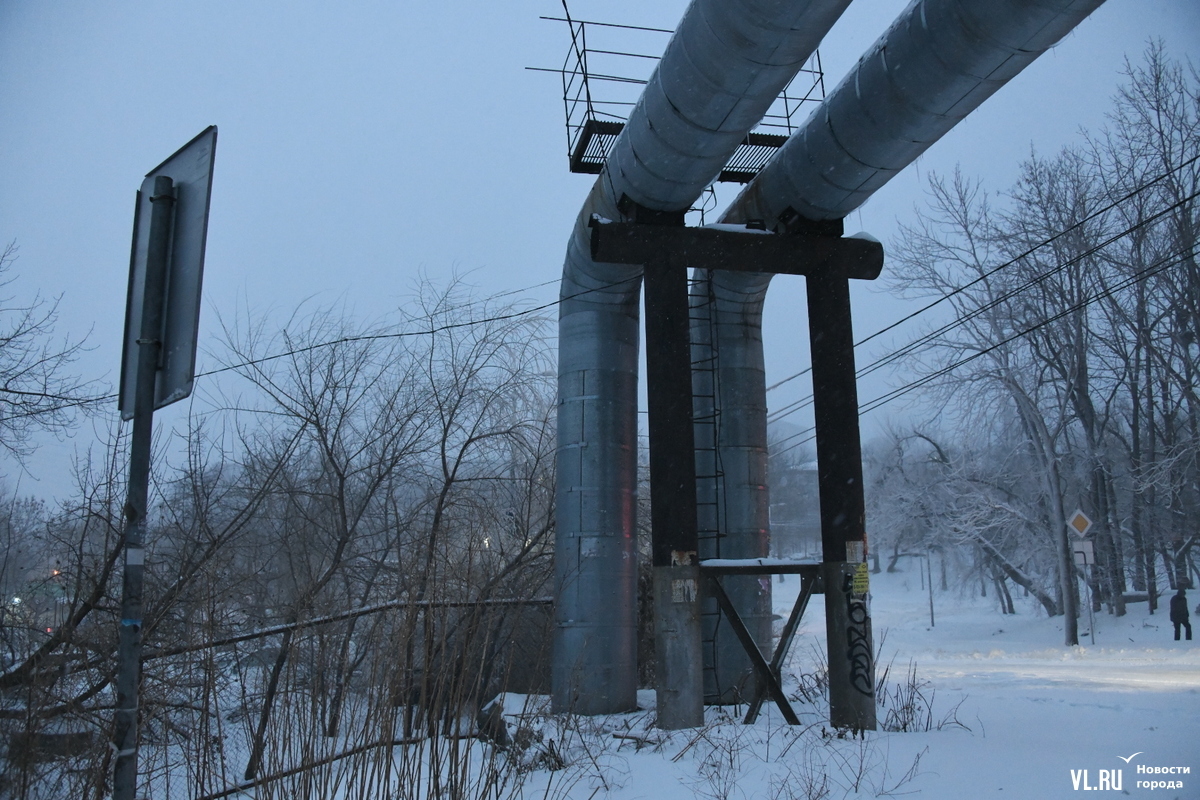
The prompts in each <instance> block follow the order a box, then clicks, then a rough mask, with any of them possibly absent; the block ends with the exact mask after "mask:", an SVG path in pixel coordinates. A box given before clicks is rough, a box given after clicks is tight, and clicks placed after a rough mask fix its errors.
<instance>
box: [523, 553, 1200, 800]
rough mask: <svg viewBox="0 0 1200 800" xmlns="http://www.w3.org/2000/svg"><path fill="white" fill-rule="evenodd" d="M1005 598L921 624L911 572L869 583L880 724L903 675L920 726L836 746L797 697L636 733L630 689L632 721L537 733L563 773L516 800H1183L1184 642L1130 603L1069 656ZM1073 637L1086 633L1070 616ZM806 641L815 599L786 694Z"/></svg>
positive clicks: (1030, 614) (962, 604)
mask: <svg viewBox="0 0 1200 800" xmlns="http://www.w3.org/2000/svg"><path fill="white" fill-rule="evenodd" d="M789 580H790V582H785V583H782V584H780V583H776V584H774V586H775V598H776V600H775V603H776V611H777V613H779V615H780V616H786V615H787V613H788V611H789V610H790V607H791V602H792V599H793V598H794V596H795V592H796V589H797V586H798V582H797V579H796V578H795V577H792V578H790V579H789ZM989 589H990V587H989ZM1164 600H1165V598H1164ZM1190 601H1191V602H1192V603H1195V602H1196V601H1197V597H1191V598H1190ZM1017 603H1018V613H1017V614H1016V615H1010V616H1004V615H1001V614H1000V613H999V612H998V610H997V606H996V602H995V600H994V598H993V597H992V596H991V592H990V591H989V597H988V598H978V597H966V596H960V595H959V594H957V593H952V592H947V593H941V592H938V593H935V598H934V614H935V623H936V624H935V625H933V626H930V619H929V596H928V594H927V592H926V591H925V590H924V589H923V588H922V587H921V585H920V578H919V577H918V575H917V574H916V573H915V572H914V573H896V574H892V575H887V574H883V575H877V576H872V613H873V619H874V630H875V636H876V642H877V644H878V643H879V642H880V641H881V640H882V646H881V648H880V649H881V659H880V669H882V668H884V667H888V665H889V664H890V672H889V678H888V682H889V684H890V685H891V687H892V688H891V689H890V690H889V698H888V699H887V700H886V705H883V706H882V707H881V708H880V717H881V720H882V718H883V717H885V716H886V714H887V712H888V710H889V709H890V708H893V707H895V705H896V701H895V693H896V692H897V691H898V690H899V688H902V687H903V685H905V684H907V683H908V682H909V681H908V676H909V675H910V674H911V673H910V670H915V675H916V685H917V686H918V687H919V688H920V692H921V695H922V696H923V698H924V699H925V700H927V701H932V713H931V715H929V713H928V712H927V711H925V709H924V708H922V709H921V710H922V714H921V715H918V719H920V718H922V717H924V718H927V719H931V721H932V726H931V729H930V730H928V731H925V730H922V731H920V732H908V733H888V732H878V733H872V734H867V735H866V737H865V738H864V739H840V740H839V739H837V738H833V737H830V736H829V735H828V733H827V732H825V731H824V730H823V725H822V721H823V713H824V712H823V710H822V709H819V708H818V707H815V706H811V705H807V704H805V703H803V702H797V703H796V704H795V706H796V709H797V711H798V712H800V716H801V719H802V721H803V722H804V723H805V725H804V726H803V727H802V728H800V729H797V728H791V727H789V726H787V725H786V724H784V723H783V721H782V718H781V717H780V715H779V714H778V712H777V711H776V710H775V709H773V708H770V709H766V710H767V712H768V713H764V715H763V716H762V717H760V719H759V722H758V723H757V724H756V725H754V726H749V727H747V726H743V725H741V724H740V723H739V722H737V721H736V720H734V719H731V718H730V717H729V716H728V715H726V714H725V713H723V712H722V711H721V710H719V709H710V710H709V712H708V719H709V724H708V725H707V726H706V727H705V728H704V729H701V730H699V731H679V732H675V733H673V734H671V735H669V736H668V735H665V734H664V733H663V732H661V731H658V730H656V729H654V728H653V727H648V726H649V725H650V724H651V723H652V717H653V714H652V710H653V707H654V696H653V692H644V693H642V694H641V695H640V697H639V699H640V703H641V705H642V706H643V708H645V709H646V710H645V711H642V712H639V713H635V714H627V715H620V716H614V717H606V718H600V719H578V718H574V719H570V720H567V721H565V722H564V721H562V720H559V721H557V722H554V721H552V720H546V721H545V722H544V726H543V727H541V728H540V730H539V731H538V735H540V736H541V737H542V741H541V742H540V743H539V744H538V745H537V746H535V747H531V748H530V750H529V752H530V753H542V754H543V755H544V752H545V750H546V748H547V747H549V745H548V742H549V740H551V739H555V740H556V741H555V744H554V745H553V747H552V748H551V749H553V750H554V751H555V754H556V755H559V756H561V757H562V760H563V761H565V762H567V766H566V767H565V768H563V769H559V770H556V771H553V772H550V771H546V770H544V769H538V770H536V771H534V772H532V773H530V774H529V775H528V776H527V780H526V782H525V786H524V794H525V796H526V797H530V798H533V797H539V798H540V797H571V798H576V797H578V798H592V797H595V798H601V797H609V798H619V799H620V800H634V799H635V798H650V799H651V800H674V798H693V797H706V798H722V799H724V798H772V799H774V798H779V800H797V799H800V798H804V799H806V800H812V799H814V798H819V797H827V798H831V800H836V799H837V798H841V797H844V796H850V797H875V796H899V795H906V794H910V793H911V794H914V795H915V796H918V797H923V798H936V799H937V800H942V799H943V798H945V799H946V800H950V799H951V798H953V799H954V800H961V799H962V798H1008V800H1025V799H1026V798H1029V799H1032V800H1042V799H1043V798H1046V799H1050V800H1052V799H1053V798H1068V797H1079V796H1080V795H1079V794H1078V792H1083V791H1105V790H1109V791H1110V793H1111V794H1112V795H1113V796H1117V795H1130V796H1134V797H1156V798H1168V799H1170V798H1200V640H1198V641H1192V642H1187V641H1183V642H1175V641H1173V640H1172V630H1171V625H1170V624H1169V623H1168V622H1167V620H1166V610H1165V607H1164V608H1161V609H1160V611H1159V612H1158V613H1157V614H1155V615H1154V616H1150V615H1149V614H1148V613H1147V608H1146V604H1145V603H1138V604H1133V605H1131V606H1130V607H1129V609H1130V610H1129V613H1128V614H1127V615H1126V616H1125V617H1122V618H1119V619H1118V618H1115V617H1111V616H1109V615H1107V614H1105V613H1100V614H1097V615H1096V630H1095V645H1094V646H1093V645H1092V643H1091V636H1090V635H1082V636H1081V640H1082V641H1083V642H1085V644H1083V645H1081V646H1079V647H1071V648H1068V647H1064V646H1063V644H1062V641H1063V634H1062V620H1061V619H1047V618H1046V616H1045V615H1044V613H1042V612H1040V610H1038V609H1037V608H1036V607H1035V605H1034V604H1032V603H1028V604H1026V603H1023V602H1022V601H1020V600H1018V601H1017ZM1164 606H1165V603H1164ZM1196 621H1198V622H1200V620H1196ZM1080 630H1081V634H1082V633H1083V632H1086V631H1088V630H1089V626H1088V620H1087V618H1086V617H1084V618H1083V619H1082V620H1081V627H1080ZM823 640H824V608H823V606H822V603H821V598H820V597H814V598H813V602H812V603H811V604H810V607H809V610H808V613H807V614H806V617H805V621H804V624H803V627H802V630H801V632H800V634H799V635H798V636H797V638H796V643H795V646H794V648H793V651H794V652H793V658H792V661H791V665H790V669H789V670H788V674H789V675H790V676H791V677H790V679H789V680H788V681H787V682H786V683H785V689H786V690H787V691H789V693H796V692H798V690H799V687H800V685H801V684H800V680H798V678H797V677H796V676H804V675H805V674H806V673H808V674H810V675H811V673H813V672H814V670H815V665H816V663H817V662H818V661H819V660H820V659H821V658H822V656H821V647H822V646H823V645H822V644H821V643H822V642H823ZM801 680H811V678H809V679H803V678H801ZM898 685H899V686H898ZM919 699H920V698H918V700H919ZM918 704H919V703H918ZM519 706H520V698H516V697H510V698H508V703H507V707H508V709H509V710H510V711H516V710H517V709H518V707H519ZM739 711H740V712H741V713H744V709H731V710H730V712H729V713H731V714H732V713H735V712H739ZM510 719H512V720H514V729H515V717H514V718H510ZM919 727H921V728H924V727H925V726H924V725H919ZM555 760H556V759H554V758H552V759H551V761H552V762H553V761H555ZM543 763H544V759H543ZM1139 767H1142V768H1145V769H1156V770H1162V769H1165V768H1174V769H1179V768H1186V769H1188V770H1189V771H1188V772H1187V773H1183V772H1180V771H1175V772H1161V771H1155V772H1138V769H1139ZM1102 770H1103V771H1104V772H1102ZM1085 771H1086V772H1085ZM1118 771H1119V772H1118ZM1118 780H1119V782H1120V790H1119V791H1118V790H1115V787H1114V784H1116V783H1117V781H1118ZM1151 781H1154V782H1159V785H1158V786H1157V787H1156V788H1150V786H1149V782H1151ZM1170 783H1176V784H1177V785H1173V786H1171V785H1167V784H1170ZM1110 787H1113V788H1112V789H1110ZM1083 796H1094V795H1083ZM1101 796H1105V795H1101Z"/></svg>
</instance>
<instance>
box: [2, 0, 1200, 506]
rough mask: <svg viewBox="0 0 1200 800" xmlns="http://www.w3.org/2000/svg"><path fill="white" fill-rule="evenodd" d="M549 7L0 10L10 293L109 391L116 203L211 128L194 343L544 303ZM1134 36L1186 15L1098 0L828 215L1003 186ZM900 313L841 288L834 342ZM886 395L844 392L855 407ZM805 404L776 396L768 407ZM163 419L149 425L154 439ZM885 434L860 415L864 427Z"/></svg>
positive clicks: (1053, 135) (1109, 70) (846, 43)
mask: <svg viewBox="0 0 1200 800" xmlns="http://www.w3.org/2000/svg"><path fill="white" fill-rule="evenodd" d="M685 5H686V3H685V2H684V0H658V2H655V3H647V2H629V1H628V0H624V1H622V2H613V1H612V0H606V1H605V2H598V1H593V2H582V0H576V2H573V3H572V4H571V10H572V12H573V14H574V15H575V16H576V17H577V18H583V19H591V20H599V21H605V22H619V23H625V24H633V25H646V26H652V27H663V28H673V27H674V26H675V23H676V22H677V21H678V19H679V17H680V15H681V14H682V11H683V9H684V7H685ZM904 5H905V3H904V2H903V1H902V0H856V2H854V3H853V4H852V5H851V6H850V10H849V11H848V12H847V13H846V15H845V16H844V17H843V19H842V20H841V21H840V22H839V23H838V26H837V27H836V28H835V29H834V31H833V32H832V33H831V34H830V36H829V37H828V38H827V40H826V42H825V43H823V45H822V50H821V52H822V57H823V61H824V67H825V71H826V80H827V85H828V86H829V88H832V87H833V86H834V85H836V83H837V82H838V80H840V78H841V76H842V75H843V74H844V73H845V72H846V70H847V69H848V68H849V67H850V66H851V65H852V64H853V62H854V61H855V60H856V59H857V58H858V56H859V55H860V54H861V53H862V52H863V50H864V49H866V48H867V47H868V46H869V45H870V44H871V42H872V41H873V40H874V39H875V38H876V37H877V36H878V35H879V33H881V32H882V31H883V30H884V28H886V27H887V25H888V24H889V23H890V22H891V21H892V19H894V18H895V16H896V15H897V14H898V13H899V12H900V10H901V9H902V8H903V7H904ZM561 10H562V9H561V5H560V4H559V3H557V2H550V0H537V1H535V0H510V1H509V2H463V1H462V0H457V1H455V0H448V1H445V2H437V3H409V2H353V3H341V4H325V3H319V4H318V3H306V2H287V3H283V2H270V3H268V2H246V1H245V0H238V2H213V0H206V1H205V2H172V3H146V2H121V3H115V2H100V1H99V0H89V1H88V2H82V1H80V2H55V3H46V2H35V0H5V2H0V109H3V123H2V124H0V242H5V243H7V242H9V241H16V243H17V244H18V245H19V246H20V260H19V261H18V263H17V266H16V272H17V273H18V274H19V276H20V279H19V281H18V282H17V284H15V285H14V287H12V289H13V291H14V292H15V293H16V294H17V295H18V296H24V297H30V296H32V295H33V294H34V292H37V291H40V292H42V293H43V295H47V296H55V295H59V294H61V295H62V303H61V306H60V313H61V319H60V321H59V333H62V334H70V335H72V336H74V337H81V336H84V335H87V336H88V337H89V338H88V341H89V343H90V344H91V345H92V346H93V348H94V349H93V350H92V351H91V353H89V354H88V356H87V357H86V359H85V360H84V361H83V362H81V363H80V365H79V369H80V371H81V372H83V373H84V374H85V375H86V376H88V377H97V378H103V379H105V380H106V381H108V382H109V383H110V384H115V382H116V373H117V369H118V367H119V363H120V338H121V330H122V325H123V320H124V302H125V288H126V280H127V270H128V262H129V241H130V229H131V224H132V213H133V198H134V192H135V190H136V189H137V187H138V186H139V184H140V181H141V177H142V175H144V174H145V173H146V172H147V171H148V170H150V169H151V168H152V167H154V166H155V165H156V164H158V163H159V162H160V161H161V160H163V159H164V158H165V157H167V156H168V155H170V154H171V153H172V152H173V151H174V150H176V149H177V148H178V147H179V146H180V145H182V144H183V143H185V142H186V141H187V140H189V139H190V138H191V137H192V136H194V135H195V134H196V133H198V132H200V131H201V130H202V129H203V128H204V127H206V126H207V125H210V124H216V125H218V126H219V128H220V138H219V143H218V147H217V159H216V177H215V180H214V185H213V196H212V216H211V221H210V224H209V239H208V256H207V263H206V267H205V286H204V311H203V313H202V318H201V337H202V341H203V339H204V337H206V336H209V337H211V336H212V335H213V334H214V333H215V330H216V325H215V322H216V318H217V314H218V313H219V314H223V315H226V316H231V315H233V314H235V313H236V311H237V309H239V308H241V309H249V310H250V311H251V312H252V313H254V314H261V313H267V312H270V311H272V310H274V311H276V312H280V311H286V310H288V309H291V308H293V307H294V306H295V305H297V304H298V303H300V302H302V301H304V300H305V299H307V298H312V299H315V300H316V301H317V302H328V303H333V302H340V303H344V304H345V305H347V306H348V307H350V308H352V309H353V310H354V311H355V313H356V314H358V315H360V316H361V317H362V318H363V319H364V320H366V319H373V318H377V317H379V316H382V315H384V314H386V313H387V312H388V311H389V310H391V309H393V308H395V307H396V306H398V305H400V304H402V303H403V302H404V298H405V297H406V296H407V295H409V294H410V293H411V290H412V288H413V284H414V280H415V278H416V277H417V275H418V274H419V273H420V272H421V271H424V272H425V273H426V274H427V275H428V276H430V277H432V278H433V279H434V280H437V281H444V280H446V279H448V278H449V276H451V275H452V274H454V273H456V272H457V273H459V274H468V275H469V279H470V280H471V281H473V282H474V283H476V284H477V285H478V286H479V288H480V291H481V292H483V293H497V292H502V291H510V290H513V289H519V288H522V287H526V286H534V285H537V284H542V283H546V282H551V283H550V285H547V286H543V287H541V288H539V289H535V290H533V291H532V292H530V294H529V297H530V298H531V299H532V300H535V301H548V300H550V299H553V298H554V297H556V296H557V287H556V286H554V285H553V282H554V281H555V280H556V279H557V278H558V277H559V275H560V273H561V267H562V256H563V252H564V248H565V244H566V239H567V235H568V232H569V230H570V228H571V225H572V223H573V221H574V218H575V216H576V214H577V212H578V210H579V207H580V204H581V202H582V200H583V198H584V196H585V194H586V193H587V191H588V189H589V188H590V186H591V183H592V181H593V180H594V179H593V178H592V177H591V176H583V175H573V174H571V173H570V172H568V170H567V162H566V155H565V150H566V138H565V132H564V127H563V117H562V114H563V110H562V102H561V96H560V86H559V82H558V79H557V76H554V75H551V74H549V73H541V72H530V71H527V70H525V69H524V68H525V67H526V66H543V67H557V66H559V65H561V63H562V61H563V58H564V55H565V53H566V50H567V44H568V40H567V32H566V28H565V26H564V25H562V24H561V23H555V22H546V21H542V20H539V19H538V17H539V16H540V15H548V16H560V15H561ZM1150 37H1162V38H1163V39H1164V41H1165V42H1166V44H1167V48H1168V51H1169V52H1170V53H1172V54H1173V55H1176V56H1183V55H1185V54H1186V53H1188V52H1191V53H1196V52H1200V48H1197V45H1198V44H1200V3H1196V2H1194V0H1108V2H1107V3H1106V4H1105V5H1104V6H1103V7H1101V9H1100V10H1099V11H1097V12H1096V13H1095V14H1094V15H1093V16H1092V18H1091V19H1089V20H1087V21H1085V22H1084V23H1083V24H1082V25H1081V26H1080V27H1079V28H1078V29H1077V31H1076V32H1075V33H1074V34H1072V35H1071V36H1069V37H1068V38H1067V39H1066V40H1064V41H1063V42H1062V43H1061V44H1060V45H1058V47H1056V48H1055V49H1054V50H1052V51H1051V52H1049V53H1047V54H1046V55H1044V56H1043V57H1042V58H1041V59H1039V60H1038V61H1037V62H1035V63H1034V64H1033V65H1032V66H1031V67H1030V68H1029V69H1028V70H1026V71H1025V73H1023V74H1022V75H1020V76H1019V77H1018V78H1016V79H1015V80H1014V81H1012V83H1011V84H1009V85H1008V86H1006V87H1005V88H1004V89H1002V90H1001V91H1000V93H998V94H997V95H996V96H994V97H993V98H991V99H990V100H988V101H987V103H986V104H985V105H984V106H983V107H982V108H981V109H980V110H979V111H977V112H976V113H975V114H974V115H972V117H970V118H969V119H968V120H967V121H965V122H964V123H962V124H961V125H960V126H959V127H958V128H956V129H955V130H954V131H952V132H951V133H950V134H949V135H948V136H947V137H946V138H945V139H944V140H943V141H941V142H939V143H938V144H937V145H935V146H934V148H933V149H931V150H930V151H929V152H928V153H927V154H926V155H925V156H924V157H923V158H922V159H921V160H920V161H919V162H918V164H917V165H915V167H914V168H910V169H909V170H908V171H907V172H906V173H904V174H902V175H901V176H899V177H898V178H897V179H895V180H894V181H893V182H892V183H891V184H890V185H889V186H888V187H885V189H884V190H882V191H881V192H880V193H879V194H878V195H877V196H876V197H875V198H874V199H873V200H872V201H871V202H870V203H869V204H868V205H867V206H866V207H865V208H864V209H863V210H862V211H860V212H856V213H855V214H854V215H852V217H851V218H850V219H848V220H847V228H848V231H855V230H866V231H868V232H870V233H873V234H874V235H876V236H877V237H878V238H880V239H882V240H884V241H885V244H886V242H887V239H888V237H889V236H891V234H892V231H893V230H894V228H895V224H896V219H897V217H904V216H906V215H908V214H910V213H911V208H912V206H913V204H914V203H915V202H919V201H920V196H921V190H920V186H921V176H922V175H925V174H926V173H928V171H930V170H938V171H948V170H951V169H953V167H954V165H955V163H960V164H961V165H962V168H963V169H964V170H965V171H966V172H967V173H969V174H973V175H979V176H982V177H984V178H985V179H986V180H987V181H988V184H989V186H991V187H992V188H994V189H1002V188H1004V187H1005V186H1006V185H1007V184H1009V183H1010V182H1011V181H1012V179H1013V177H1014V176H1015V172H1016V165H1017V163H1018V162H1019V160H1020V159H1021V158H1023V157H1025V156H1027V155H1028V153H1029V150H1030V147H1031V146H1036V147H1037V148H1038V150H1039V151H1041V152H1044V153H1052V152H1054V151H1056V150H1057V149H1059V148H1060V147H1061V146H1063V145H1064V144H1068V143H1071V142H1074V141H1078V138H1077V131H1078V130H1079V128H1080V126H1086V127H1089V128H1092V129H1095V128H1098V127H1099V126H1100V125H1102V124H1103V121H1104V120H1103V114H1104V112H1105V110H1106V108H1107V107H1108V101H1109V98H1110V96H1111V95H1112V93H1113V91H1114V89H1115V87H1116V85H1117V83H1118V81H1119V78H1120V76H1119V73H1120V70H1121V67H1122V64H1123V59H1124V58H1125V56H1126V55H1129V56H1130V57H1131V58H1133V59H1135V60H1136V59H1137V58H1139V57H1140V54H1141V52H1142V50H1143V49H1144V47H1145V44H1146V42H1147V40H1148V39H1149V38H1150ZM647 41H649V40H648V39H646V38H640V39H637V40H636V41H631V42H630V46H631V47H646V46H647V45H646V44H645V42H647ZM664 44H665V39H663V40H661V42H660V43H659V44H658V45H657V51H656V52H661V49H662V46H663V45H664ZM724 197H725V198H726V200H727V199H729V198H731V197H732V194H731V193H729V192H728V191H726V192H725V193H724ZM802 298H803V285H802V282H801V281H800V280H799V279H795V280H788V279H786V278H781V279H777V280H776V281H775V283H774V285H773V287H772V291H771V294H770V298H769V300H768V307H767V316H766V341H767V353H768V370H769V374H768V382H769V383H770V382H773V381H774V380H777V379H778V378H780V377H783V376H785V375H787V374H790V373H791V372H793V371H795V370H796V369H799V368H800V367H802V366H804V365H805V364H806V363H807V358H806V354H805V351H806V347H807V345H806V344H805V330H806V328H805V325H806V323H805V320H804V317H803V316H802V315H801V314H797V313H795V310H796V309H797V308H802V306H803V303H802ZM907 307H909V305H906V304H904V303H900V302H897V301H895V300H894V299H890V298H887V297H884V296H882V295H881V294H880V293H879V292H878V291H877V290H871V289H862V290H860V291H859V293H858V294H857V295H856V314H857V322H856V329H857V331H858V332H859V333H860V334H862V333H867V332H869V331H870V330H873V329H874V328H875V327H877V326H879V325H880V324H882V323H883V322H886V321H888V320H890V319H894V318H896V317H898V316H900V315H902V314H903V313H904V310H905V308H907ZM202 346H203V345H202ZM866 357H869V354H863V356H860V358H866ZM204 364H205V357H204V355H203V351H202V355H201V358H200V365H199V366H200V368H201V369H203V367H204ZM884 388H885V386H884V385H883V384H872V385H869V386H864V387H863V388H862V390H861V393H862V397H863V399H864V400H866V399H870V398H871V397H873V396H874V395H875V394H878V393H880V392H881V391H882V390H883V389H884ZM805 392H806V387H804V386H803V385H802V384H801V382H799V381H796V382H794V384H791V385H789V387H788V388H787V389H786V390H785V389H780V390H779V391H777V392H774V393H772V396H771V397H770V401H771V405H772V406H773V407H778V406H782V405H785V404H786V403H788V402H790V401H791V400H794V399H795V398H796V397H798V396H800V395H802V394H804V393H805ZM776 395H778V396H776ZM184 406H186V404H179V405H178V406H176V407H174V408H173V409H168V410H166V411H163V412H160V413H159V414H158V415H157V416H156V420H157V422H158V424H160V425H170V424H173V423H174V422H177V421H178V420H179V419H180V416H181V414H182V413H184V411H183V407H184ZM917 411H919V409H918V410H917ZM907 413H914V411H913V410H911V409H910V410H909V411H908V412H907ZM884 419H885V415H884V414H882V413H879V412H877V415H876V417H875V418H874V419H872V420H869V421H868V424H867V427H868V431H870V430H873V429H877V428H878V426H879V425H880V424H882V421H883V420H884ZM93 441H94V434H93V431H92V429H91V427H90V426H84V427H83V428H82V429H81V430H80V431H79V432H78V433H77V434H76V436H75V437H74V439H73V440H70V441H68V442H65V443H47V444H46V445H45V446H44V448H43V450H42V452H41V453H39V456H38V457H37V458H35V459H34V460H33V461H31V463H30V469H31V471H32V475H31V476H28V475H27V476H25V477H23V478H21V486H22V490H23V491H24V492H33V493H38V494H44V495H55V494H61V493H62V492H63V491H64V490H65V487H67V486H68V485H69V482H68V481H67V480H66V471H67V469H68V463H69V461H68V456H69V454H70V453H71V452H72V451H73V450H74V449H76V448H78V449H83V448H86V447H87V446H88V445H89V444H90V443H92V442H93ZM0 474H2V475H5V476H7V480H8V483H9V484H10V486H11V484H12V482H13V480H14V479H15V477H16V476H17V475H18V474H19V470H18V469H17V468H16V466H15V465H13V464H11V463H9V462H0Z"/></svg>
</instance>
